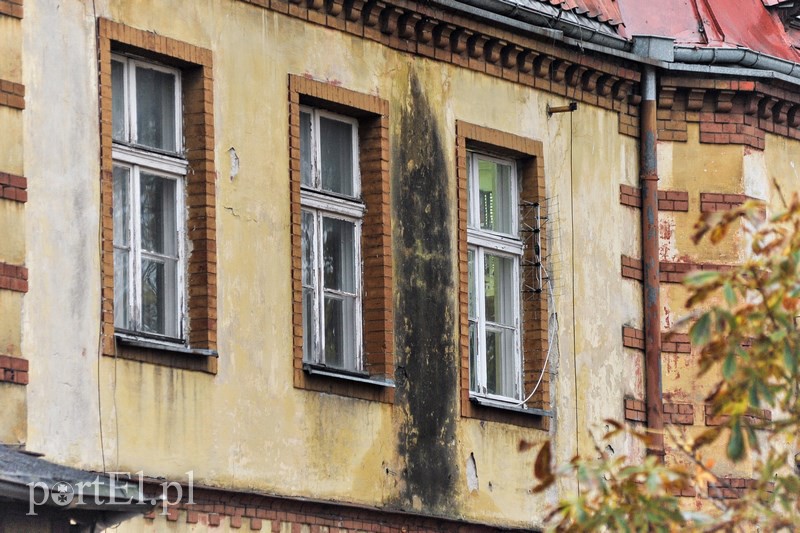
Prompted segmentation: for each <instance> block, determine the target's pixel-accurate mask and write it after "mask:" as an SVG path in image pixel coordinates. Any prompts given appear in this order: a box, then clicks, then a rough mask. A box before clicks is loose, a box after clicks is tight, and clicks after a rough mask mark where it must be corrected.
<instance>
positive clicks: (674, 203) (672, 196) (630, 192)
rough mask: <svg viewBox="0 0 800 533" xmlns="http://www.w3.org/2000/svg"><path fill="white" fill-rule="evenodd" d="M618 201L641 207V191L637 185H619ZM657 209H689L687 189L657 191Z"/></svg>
mask: <svg viewBox="0 0 800 533" xmlns="http://www.w3.org/2000/svg"><path fill="white" fill-rule="evenodd" d="M619 203H620V204H622V205H626V206H628V207H635V208H637V209H640V208H641V207H642V192H641V189H640V188H639V187H632V186H630V185H620V186H619ZM658 210H659V211H682V212H686V211H688V210H689V193H688V192H687V191H658Z"/></svg>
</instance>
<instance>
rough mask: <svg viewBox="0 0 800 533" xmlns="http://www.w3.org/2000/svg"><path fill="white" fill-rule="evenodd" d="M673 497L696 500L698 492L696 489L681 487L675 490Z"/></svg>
mask: <svg viewBox="0 0 800 533" xmlns="http://www.w3.org/2000/svg"><path fill="white" fill-rule="evenodd" d="M672 495H673V496H675V497H676V498H694V497H695V496H697V491H696V490H695V488H694V487H681V488H675V489H673V490H672Z"/></svg>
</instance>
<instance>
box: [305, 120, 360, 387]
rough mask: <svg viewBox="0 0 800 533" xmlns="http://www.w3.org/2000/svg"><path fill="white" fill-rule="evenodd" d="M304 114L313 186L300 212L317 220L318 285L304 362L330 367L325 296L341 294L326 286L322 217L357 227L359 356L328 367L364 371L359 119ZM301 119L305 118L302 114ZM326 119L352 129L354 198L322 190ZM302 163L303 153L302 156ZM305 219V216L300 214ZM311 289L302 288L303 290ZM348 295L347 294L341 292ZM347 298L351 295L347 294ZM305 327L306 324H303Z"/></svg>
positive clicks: (356, 335) (356, 340)
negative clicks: (310, 341)
mask: <svg viewBox="0 0 800 533" xmlns="http://www.w3.org/2000/svg"><path fill="white" fill-rule="evenodd" d="M300 112H301V113H308V114H310V115H311V132H310V137H311V149H312V158H311V179H312V184H311V186H308V185H302V184H301V192H300V205H301V212H306V213H311V214H312V215H313V217H314V236H315V238H314V242H313V251H312V256H313V260H312V261H313V270H314V278H315V283H316V294H315V296H316V297H315V298H314V305H313V309H312V310H311V315H312V321H313V324H314V333H315V335H314V339H315V344H314V346H313V347H311V349H310V350H309V353H310V359H307V358H306V355H305V350H304V362H305V363H310V364H316V365H322V366H327V364H326V361H325V349H324V347H325V316H324V312H323V306H324V301H325V295H326V294H339V291H336V290H333V289H327V288H325V286H324V270H323V265H322V260H323V258H322V246H323V240H322V239H323V234H322V220H323V218H330V219H338V220H343V221H346V222H350V223H352V224H353V225H354V227H355V230H354V237H353V238H354V246H353V248H354V250H353V253H354V255H355V257H354V258H353V261H354V276H355V317H354V319H353V322H354V326H355V332H354V344H355V350H356V353H355V354H353V355H352V360H353V364H354V368H340V367H329V368H332V369H336V370H344V371H350V372H363V369H364V360H363V355H364V354H363V340H362V334H363V333H362V321H363V314H362V307H363V303H362V295H363V278H362V264H361V261H362V258H361V226H362V222H363V219H364V213H365V211H366V209H365V206H364V203H363V202H362V200H361V173H360V170H359V146H358V120H356V119H354V118H352V117H348V116H344V115H339V114H337V113H331V112H330V111H326V110H322V109H317V108H313V107H308V106H301V107H300ZM301 116H302V115H301ZM322 117H325V118H329V119H331V120H336V121H339V122H345V123H347V124H350V126H351V127H352V135H353V139H352V146H353V153H352V158H353V184H352V186H353V195H352V196H348V195H342V194H338V193H335V192H331V191H326V190H324V189H322V175H321V172H320V170H319V169H320V159H321V157H322V156H321V143H320V142H319V139H318V136H319V131H320V125H319V124H320V118H322ZM300 158H301V160H302V154H301V155H300ZM301 220H302V215H301ZM306 288H309V287H307V286H306V285H303V289H306ZM342 294H347V293H342ZM347 296H348V297H349V296H351V295H350V294H347ZM304 326H305V325H304Z"/></svg>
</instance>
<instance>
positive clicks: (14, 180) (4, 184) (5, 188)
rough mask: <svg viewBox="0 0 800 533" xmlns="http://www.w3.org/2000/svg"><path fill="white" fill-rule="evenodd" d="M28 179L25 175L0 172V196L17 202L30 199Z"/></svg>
mask: <svg viewBox="0 0 800 533" xmlns="http://www.w3.org/2000/svg"><path fill="white" fill-rule="evenodd" d="M27 189H28V180H27V179H25V177H23V176H17V175H15V174H9V173H7V172H0V198H3V199H5V200H12V201H15V202H22V203H24V202H27V201H28V190H27Z"/></svg>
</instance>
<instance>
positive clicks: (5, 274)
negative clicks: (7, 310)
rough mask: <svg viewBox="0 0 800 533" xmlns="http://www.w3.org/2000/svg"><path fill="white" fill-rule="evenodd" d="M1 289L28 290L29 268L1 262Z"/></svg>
mask: <svg viewBox="0 0 800 533" xmlns="http://www.w3.org/2000/svg"><path fill="white" fill-rule="evenodd" d="M0 289H5V290H9V291H15V292H28V269H27V268H25V267H24V266H22V265H10V264H8V263H3V262H0Z"/></svg>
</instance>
